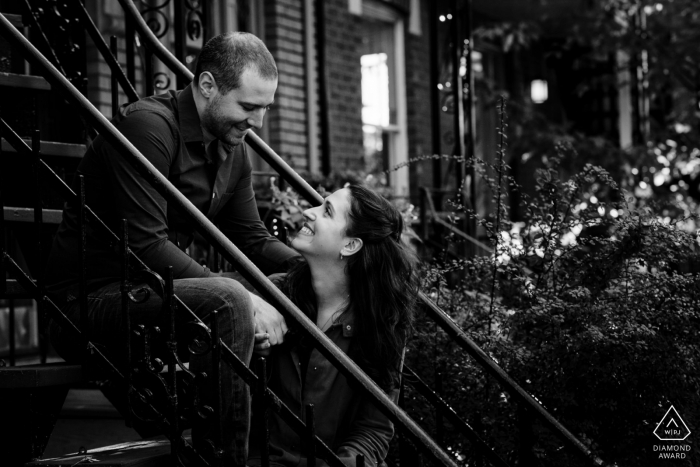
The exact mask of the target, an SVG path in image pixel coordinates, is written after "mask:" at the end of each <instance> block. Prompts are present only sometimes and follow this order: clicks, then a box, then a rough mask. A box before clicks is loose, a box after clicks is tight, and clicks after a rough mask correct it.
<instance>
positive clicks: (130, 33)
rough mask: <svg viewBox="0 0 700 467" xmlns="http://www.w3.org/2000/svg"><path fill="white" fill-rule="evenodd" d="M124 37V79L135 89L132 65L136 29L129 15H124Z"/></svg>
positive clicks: (133, 67) (134, 75) (133, 66)
mask: <svg viewBox="0 0 700 467" xmlns="http://www.w3.org/2000/svg"><path fill="white" fill-rule="evenodd" d="M124 16H125V18H124V36H125V41H126V44H125V45H126V79H127V80H129V82H130V83H131V84H132V86H134V87H136V66H135V64H134V53H135V52H134V45H135V44H134V38H135V34H136V29H135V28H134V20H133V19H131V17H130V16H129V15H124Z"/></svg>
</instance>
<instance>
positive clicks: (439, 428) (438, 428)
mask: <svg viewBox="0 0 700 467" xmlns="http://www.w3.org/2000/svg"><path fill="white" fill-rule="evenodd" d="M440 366H441V365H440V363H438V364H437V365H436V367H435V392H436V393H437V394H438V395H440V394H442V372H441V371H440V370H439V367H440ZM433 407H434V409H435V433H436V436H435V437H436V438H437V442H438V444H439V445H440V446H442V447H443V448H444V447H445V424H444V422H443V418H442V412H441V411H440V409H438V407H436V406H433Z"/></svg>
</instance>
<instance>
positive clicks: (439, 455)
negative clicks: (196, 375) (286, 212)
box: [0, 16, 456, 466]
mask: <svg viewBox="0 0 700 467" xmlns="http://www.w3.org/2000/svg"><path fill="white" fill-rule="evenodd" d="M0 33H1V34H2V35H3V36H4V37H5V38H6V40H8V41H9V42H10V43H12V44H13V45H14V46H16V47H17V48H18V49H20V50H21V51H22V52H23V56H24V58H25V59H26V60H27V61H29V62H30V63H31V64H32V65H33V66H34V67H35V69H37V70H42V74H43V75H44V77H45V78H46V79H47V80H48V81H49V82H50V83H51V85H52V86H53V88H54V89H56V90H58V91H59V92H61V93H62V94H63V95H64V97H65V98H66V99H67V100H68V101H69V102H70V103H72V104H73V105H75V106H76V107H77V109H78V110H79V112H80V113H81V115H82V116H83V118H85V120H86V121H87V122H88V123H89V124H90V125H91V126H92V127H93V128H94V129H95V130H97V131H98V132H99V133H100V134H101V135H102V136H103V137H104V138H105V139H106V140H107V141H108V142H109V143H110V144H111V145H112V146H114V147H115V148H117V150H118V151H120V153H121V154H122V155H123V156H124V157H125V159H126V160H128V162H129V163H132V164H133V165H134V166H135V167H136V169H137V170H138V171H139V172H140V173H141V174H142V175H143V176H144V177H145V178H146V179H147V180H148V182H149V183H151V184H152V186H153V187H154V188H156V189H157V190H158V191H159V192H160V193H161V194H162V195H163V196H164V197H165V198H166V199H167V200H168V202H169V203H170V204H171V205H173V206H175V207H176V208H177V209H179V210H180V211H181V212H183V213H184V214H185V215H187V216H188V217H189V218H190V221H191V222H192V224H193V225H194V226H195V227H196V229H197V230H198V231H199V232H200V233H201V234H202V235H203V236H204V238H205V239H207V240H208V241H209V242H210V243H211V244H212V245H214V246H215V247H216V248H217V249H218V251H219V253H220V254H222V255H223V256H224V257H225V258H226V259H227V260H228V261H229V262H231V263H232V264H234V265H236V267H237V269H238V271H239V272H241V273H242V275H243V276H244V277H245V278H246V279H247V280H248V281H250V282H251V283H252V284H253V285H254V286H255V287H256V288H257V290H258V291H259V292H260V293H261V294H262V295H263V296H264V297H265V298H266V299H267V300H268V301H269V302H270V303H272V304H273V305H274V306H276V307H277V308H278V309H280V310H282V311H283V312H285V313H286V315H287V316H288V317H291V318H292V319H294V320H296V321H297V322H298V323H299V324H300V325H301V327H302V329H303V330H304V331H305V332H306V333H307V334H309V335H310V336H311V337H312V338H313V339H314V340H315V341H316V342H317V345H318V349H319V351H320V352H321V353H322V354H323V355H324V356H325V357H326V358H328V360H329V361H330V362H331V363H333V364H334V365H335V366H336V367H337V368H338V369H339V370H340V371H341V372H342V373H343V374H344V375H345V376H346V377H347V378H349V379H350V380H351V381H354V382H355V383H357V384H359V386H360V387H361V388H363V390H364V391H365V392H366V393H367V394H368V396H369V397H370V400H372V401H373V402H374V403H375V404H376V405H377V406H378V407H379V408H380V410H382V411H383V412H384V413H385V414H386V415H387V416H388V417H389V418H390V419H392V421H394V422H395V423H396V424H397V425H398V426H399V427H400V428H401V429H402V430H403V431H404V432H405V433H407V434H408V435H409V436H410V437H411V439H412V441H413V442H414V443H416V444H417V445H418V446H419V447H420V448H422V450H423V451H424V452H425V453H426V454H427V455H428V456H429V457H430V458H432V459H433V460H435V461H437V462H438V463H440V464H443V465H448V466H455V465H456V463H455V462H454V460H453V459H452V458H451V456H450V455H449V454H448V453H446V452H445V451H444V450H442V449H441V448H440V447H439V446H438V445H437V444H436V443H435V442H434V441H433V440H432V439H431V438H430V437H429V436H428V435H427V434H426V433H425V432H424V431H423V430H422V429H421V428H420V427H419V426H418V425H417V424H416V423H415V422H414V421H413V420H412V419H411V418H410V417H408V416H407V415H406V414H405V412H403V410H401V409H400V408H399V407H398V406H397V405H396V404H394V403H393V402H392V401H391V399H389V397H388V396H387V395H386V394H385V393H384V392H383V391H382V390H381V389H380V388H379V387H378V386H377V385H376V384H375V383H374V382H373V381H372V380H371V379H370V378H369V377H367V376H366V375H365V374H364V372H362V370H361V369H360V368H359V367H358V366H357V365H356V364H355V363H354V362H353V361H352V360H350V359H349V358H348V357H347V356H346V355H345V354H344V353H342V352H341V351H340V350H339V349H338V348H337V347H335V345H334V344H333V343H332V342H331V341H330V340H329V339H328V338H327V337H326V336H325V335H324V334H323V333H321V332H320V330H319V329H318V328H317V327H316V326H315V325H314V324H313V322H311V321H310V320H309V319H308V318H307V317H306V316H305V315H304V314H303V313H302V312H301V311H300V310H299V309H298V308H297V307H296V306H295V305H294V304H293V303H292V302H291V301H290V300H289V299H288V298H287V297H286V296H285V295H284V294H282V293H281V292H280V291H279V290H278V289H277V288H276V287H275V286H274V285H273V284H272V283H271V282H270V281H269V280H268V279H267V278H266V277H265V276H264V275H263V274H262V273H261V272H260V271H259V270H258V269H257V268H256V267H255V266H254V265H253V264H252V263H251V262H250V260H248V258H246V257H245V256H244V255H243V254H242V253H241V252H240V251H239V250H238V248H237V247H236V246H235V245H233V244H232V243H231V242H230V240H228V239H227V238H226V237H225V236H224V235H223V234H222V233H221V232H220V231H218V229H216V227H214V225H213V224H212V223H211V222H210V221H209V220H208V219H207V218H206V217H205V216H204V215H203V214H202V213H201V212H199V211H198V210H197V209H196V208H195V207H194V206H193V205H192V204H191V203H190V202H189V200H187V199H186V198H185V197H184V196H183V195H182V194H181V193H179V192H178V191H177V190H176V189H175V188H174V187H173V186H172V184H170V182H169V181H168V180H167V179H166V178H165V177H164V176H163V175H162V174H160V172H158V171H157V170H156V169H155V168H154V167H153V166H152V164H150V162H149V161H148V160H147V159H146V158H145V157H143V155H141V154H140V153H139V152H138V150H136V148H135V147H134V146H133V145H132V144H131V143H130V142H129V141H128V140H126V139H125V138H124V137H123V136H122V135H121V134H120V133H119V132H118V131H117V130H116V129H115V128H114V127H113V126H112V125H111V123H110V122H109V121H108V120H107V119H106V118H105V117H104V116H103V115H102V114H100V113H99V112H98V111H97V110H96V109H95V108H94V107H93V106H92V105H91V103H90V102H89V101H88V100H87V99H86V98H85V97H84V96H83V95H82V94H80V93H79V92H78V91H77V90H76V89H75V88H74V87H73V86H72V85H71V84H70V83H69V82H68V81H67V80H66V78H65V77H64V76H63V75H62V74H61V73H60V72H59V71H58V70H56V68H55V67H54V66H53V65H51V63H50V62H48V61H47V60H46V59H45V58H44V57H43V56H42V55H41V54H40V53H39V52H38V51H37V50H36V49H35V48H34V46H33V45H32V44H31V43H30V42H29V41H28V40H27V39H26V38H25V37H24V36H22V34H21V33H20V32H19V31H17V30H16V29H15V28H14V27H13V26H12V25H11V24H10V23H9V22H8V21H7V20H6V19H5V18H4V16H2V17H0ZM13 139H14V138H13ZM18 150H19V149H18ZM79 196H80V198H79V201H80V203H81V212H83V213H85V215H86V216H87V213H90V212H91V211H90V210H89V208H88V207H87V206H86V205H85V203H84V201H85V197H84V192H82V193H81V194H80V195H79ZM98 224H99V225H101V226H103V227H105V228H106V226H104V224H103V223H101V222H100V221H98ZM82 226H83V227H82V228H83V229H84V228H85V223H84V222H83V223H82ZM109 234H110V235H111V237H112V238H114V239H115V240H116V241H119V238H118V237H117V236H116V235H115V234H114V233H112V232H109ZM82 235H84V230H83V234H82ZM124 236H125V235H123V237H124ZM121 241H122V242H123V241H124V240H123V239H122V240H121ZM123 245H124V246H123V250H124V251H125V257H126V258H128V259H129V260H135V261H138V258H136V257H135V256H134V255H133V254H132V253H131V252H130V250H129V249H128V245H127V244H125V243H124V244H123ZM83 254H84V253H83ZM3 259H4V261H5V263H6V264H9V265H10V269H11V271H10V272H11V273H13V274H16V275H17V277H18V279H19V280H21V281H22V282H23V285H25V286H26V287H27V288H28V290H32V291H33V292H34V294H35V296H37V297H39V298H40V299H41V300H42V301H45V302H46V301H48V302H50V300H48V299H47V298H46V297H45V295H43V293H42V290H41V288H40V286H37V284H36V283H35V282H34V281H32V280H31V279H29V278H28V276H26V275H24V274H23V273H22V271H21V269H19V268H18V267H17V266H16V264H15V263H14V262H13V261H12V259H11V258H10V257H9V256H8V255H6V254H5V253H3ZM81 276H82V277H81V282H83V283H84V270H83V269H82V268H81ZM127 283H128V282H127ZM171 287H172V286H171V285H170V286H168V285H166V287H165V290H168V288H170V290H172V288H171ZM124 290H125V291H126V290H128V287H125V288H124ZM81 292H82V293H81V295H82V296H84V295H85V290H84V289H83V290H82V291H81ZM127 295H128V293H127ZM164 296H165V298H166V300H164V301H166V302H167V301H173V302H174V303H175V304H176V305H177V308H179V309H183V310H186V311H188V312H189V313H190V314H191V315H192V317H193V319H195V318H196V317H195V316H194V314H192V313H191V311H189V310H188V309H187V307H186V306H185V305H184V303H182V302H181V301H180V300H178V299H177V297H175V296H173V297H172V298H170V297H169V296H168V295H167V294H166V293H165V292H164ZM129 299H130V300H133V298H131V297H129ZM82 300H84V298H82V297H81V301H82ZM125 303H126V304H125V307H127V304H128V301H127V302H125ZM52 308H53V309H52V310H50V312H51V313H52V315H55V317H58V319H59V320H60V322H61V323H62V324H63V325H65V326H68V328H69V329H72V330H73V331H74V332H75V333H76V334H77V335H78V336H82V337H81V338H82V339H85V334H83V333H80V331H79V330H78V328H76V327H75V326H74V325H73V324H72V323H71V322H70V320H69V319H68V318H67V317H66V316H65V315H63V314H62V313H61V311H60V309H58V307H56V306H55V305H54V304H52ZM81 308H82V312H81V315H82V316H84V313H85V307H81ZM197 321H198V325H199V327H200V328H201V329H203V330H204V331H205V334H204V335H205V336H206V335H208V336H209V337H208V340H209V341H210V342H211V336H210V334H209V333H210V331H209V329H208V328H207V327H206V326H205V325H204V324H203V323H202V322H201V321H199V320H197ZM197 321H196V322H197ZM81 322H82V323H81V324H83V325H84V324H85V321H84V319H81ZM83 329H84V330H85V328H83ZM140 331H141V334H140V337H141V338H142V339H143V345H142V348H143V349H144V357H143V359H142V363H143V365H144V366H145V367H146V369H147V370H148V371H149V372H151V373H152V374H156V372H157V370H159V366H160V365H161V363H160V362H159V361H158V360H157V359H156V360H154V359H151V358H150V355H149V345H148V343H149V337H150V336H149V334H148V332H147V331H146V330H140ZM128 337H129V340H130V339H131V333H129V336H128ZM87 342H88V344H87V346H88V347H89V348H90V350H91V351H92V352H96V353H99V355H100V356H102V357H103V358H102V360H104V361H105V362H106V363H107V364H108V366H109V367H110V369H111V371H112V373H113V374H114V375H116V376H118V377H119V378H120V379H122V380H123V379H124V378H125V376H124V375H123V374H121V373H120V372H119V371H118V370H117V368H116V367H115V366H114V365H113V364H111V363H110V362H109V360H108V359H107V358H106V357H104V354H103V353H101V352H100V351H99V350H97V347H96V346H94V345H91V344H90V343H89V341H87ZM211 347H212V345H209V348H211ZM213 347H214V349H215V350H216V351H215V352H214V354H215V355H218V354H219V353H220V352H221V353H222V354H223V361H224V363H226V364H228V365H231V367H232V368H233V369H234V371H236V372H237V373H238V374H239V375H240V376H241V377H242V379H243V380H244V381H245V382H246V383H247V384H249V385H250V386H251V387H255V386H256V382H257V379H258V378H257V377H256V376H255V375H254V374H253V373H252V372H251V371H250V370H249V369H248V368H247V366H246V365H245V364H244V363H243V362H241V361H240V360H239V359H238V358H237V357H236V356H235V354H233V352H232V351H231V350H230V349H229V348H228V347H227V346H226V345H225V344H223V343H221V342H220V341H219V340H217V341H216V344H214V346H213ZM169 358H175V359H176V358H177V357H176V355H171V356H169ZM171 364H172V362H171ZM183 369H184V368H183ZM158 378H161V377H160V376H158ZM129 379H130V378H129ZM129 392H130V394H139V395H140V396H139V398H140V399H141V400H142V401H145V402H146V403H149V401H148V399H149V396H148V393H146V395H145V396H144V395H143V394H140V393H139V392H138V391H137V390H136V389H135V388H134V387H133V386H130V387H129ZM173 394H175V392H174V391H173V392H172V393H171V394H169V399H170V400H171V401H173V403H175V404H176V403H177V402H176V401H177V399H176V398H173ZM264 396H265V397H264V399H266V400H267V401H268V403H269V407H272V408H275V409H278V408H279V410H280V411H279V413H280V415H281V416H282V418H283V419H284V420H285V421H286V422H287V423H289V424H290V426H291V427H292V428H294V429H297V431H299V432H300V433H303V432H306V433H311V432H312V430H308V429H307V428H306V427H305V425H304V424H303V423H302V422H301V421H300V420H298V418H296V416H294V415H293V414H292V412H291V411H289V410H288V409H286V407H285V406H284V405H283V404H281V402H280V401H279V400H278V399H277V398H276V397H275V396H274V395H273V394H272V393H271V392H270V391H269V390H267V391H265V394H264ZM285 409H286V410H285ZM169 412H171V413H174V414H175V415H174V416H175V417H177V410H176V407H175V408H173V407H171V408H170V410H169ZM154 414H159V412H157V411H155V412H154ZM160 418H162V417H160ZM164 425H165V426H164V428H165V429H164V430H163V431H164V432H165V433H172V432H173V429H172V426H175V425H176V420H172V421H170V423H168V421H167V420H165V421H164ZM175 444H176V448H175V452H176V453H177V446H179V445H180V444H181V441H177V442H175ZM312 444H314V445H315V447H316V448H317V449H318V451H319V453H320V454H321V457H323V458H324V459H325V460H326V461H327V462H329V464H331V465H338V466H340V465H342V463H340V461H339V459H338V458H337V456H335V454H333V452H332V451H331V450H330V449H329V448H328V447H327V446H325V445H324V444H323V443H322V442H321V441H320V440H319V439H318V438H316V439H315V443H312ZM215 458H216V456H215Z"/></svg>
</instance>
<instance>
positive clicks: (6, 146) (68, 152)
mask: <svg viewBox="0 0 700 467" xmlns="http://www.w3.org/2000/svg"><path fill="white" fill-rule="evenodd" d="M24 142H25V143H27V145H28V146H29V147H31V146H32V142H31V140H28V139H25V140H24ZM1 144H2V152H10V153H16V152H17V150H16V149H15V148H14V147H13V146H12V145H11V144H10V143H9V142H8V141H7V140H6V139H5V138H3V139H2V143H1ZM41 154H42V155H43V156H59V157H75V158H78V159H80V158H82V157H83V155H84V154H85V145H84V144H69V143H56V142H53V141H42V142H41Z"/></svg>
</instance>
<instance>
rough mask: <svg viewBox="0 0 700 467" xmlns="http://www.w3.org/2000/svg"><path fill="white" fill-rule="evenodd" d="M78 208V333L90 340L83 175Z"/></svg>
mask: <svg viewBox="0 0 700 467" xmlns="http://www.w3.org/2000/svg"><path fill="white" fill-rule="evenodd" d="M79 180H80V193H79V195H78V196H79V202H80V209H79V211H78V228H79V229H80V259H79V263H78V264H79V267H78V269H79V276H80V277H79V282H78V295H79V300H80V302H79V303H80V333H81V334H82V336H83V338H84V339H85V340H86V341H88V340H90V338H89V334H88V326H89V324H88V309H87V307H88V300H87V223H86V222H85V177H84V176H83V175H80V178H79Z"/></svg>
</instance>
